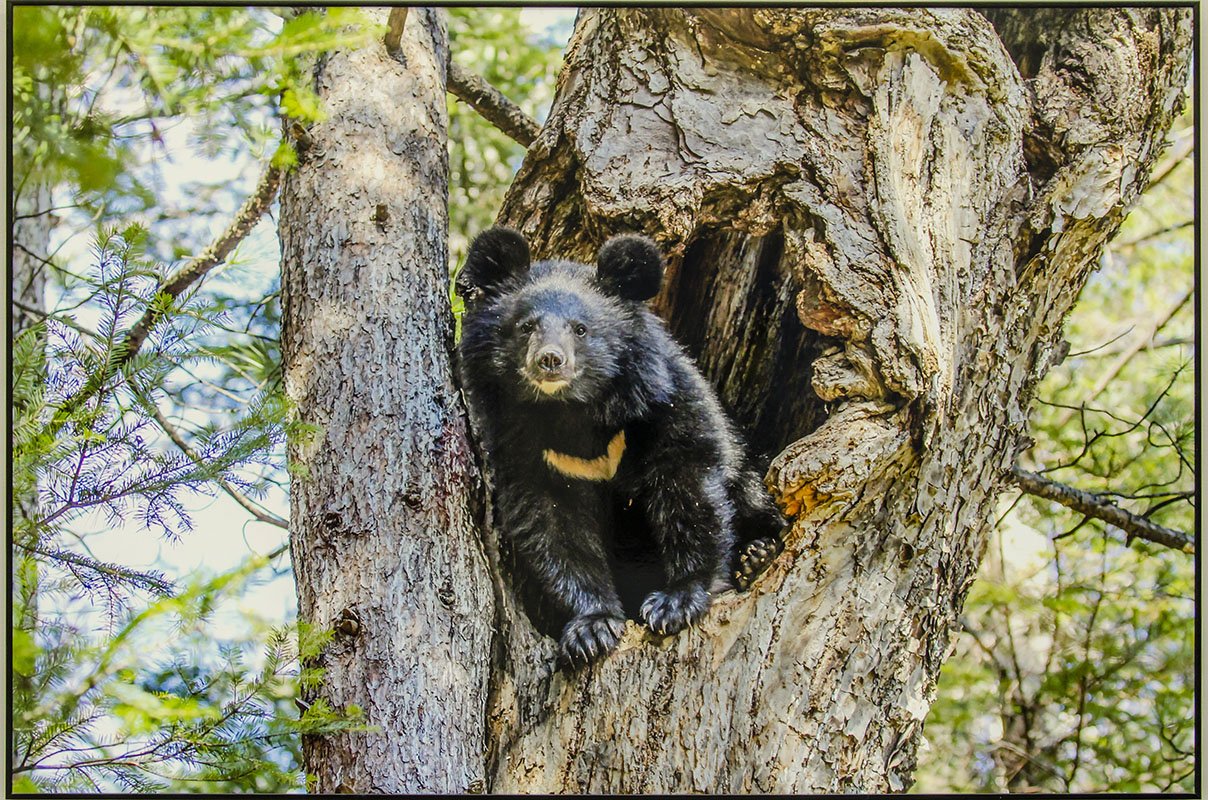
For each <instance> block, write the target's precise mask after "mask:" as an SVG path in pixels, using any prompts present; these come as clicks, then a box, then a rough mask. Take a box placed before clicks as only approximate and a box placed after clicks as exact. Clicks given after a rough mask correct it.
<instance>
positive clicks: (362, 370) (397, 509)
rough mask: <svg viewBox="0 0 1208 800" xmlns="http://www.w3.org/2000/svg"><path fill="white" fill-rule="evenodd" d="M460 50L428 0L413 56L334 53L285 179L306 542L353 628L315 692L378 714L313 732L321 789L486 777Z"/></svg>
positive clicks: (295, 520) (304, 614) (295, 532)
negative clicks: (461, 261) (451, 66)
mask: <svg viewBox="0 0 1208 800" xmlns="http://www.w3.org/2000/svg"><path fill="white" fill-rule="evenodd" d="M374 13H378V12H374ZM378 15H379V16H380V17H381V18H382V21H384V20H385V14H384V13H379V14H378ZM446 50H447V40H446V32H445V28H444V23H443V20H442V19H441V18H440V17H439V15H438V14H436V13H435V12H433V11H431V10H415V11H413V12H412V13H411V14H410V15H409V19H408V24H407V26H406V29H405V31H404V35H403V37H402V42H401V59H400V60H395V59H392V58H390V57H389V56H388V55H387V53H386V50H385V47H384V46H383V45H382V44H381V43H380V42H379V43H378V44H377V45H376V46H374V47H368V48H364V49H360V50H357V51H354V52H347V53H338V54H335V55H332V56H331V57H330V58H328V59H326V60H325V61H323V62H322V63H320V64H319V65H318V66H317V67H316V69H315V85H316V88H317V91H318V92H319V94H320V96H321V97H322V98H323V100H324V102H325V106H326V109H327V111H328V113H329V114H330V117H329V119H328V120H327V121H325V122H322V123H320V124H317V125H315V126H313V127H312V128H310V129H309V130H308V131H305V132H297V131H295V134H297V135H296V137H295V144H296V146H297V147H298V149H299V152H300V157H301V163H300V165H299V166H298V168H297V169H295V170H293V171H292V172H291V173H290V174H289V175H288V176H287V178H286V179H285V181H284V183H283V186H282V193H281V221H280V234H281V249H282V263H283V269H284V277H283V282H282V294H283V304H284V309H283V310H284V331H283V342H282V347H283V357H284V360H285V379H286V391H287V394H288V396H289V398H290V400H291V401H292V402H293V404H294V405H295V408H296V412H297V415H298V417H299V419H300V420H301V421H302V422H304V423H307V424H309V425H312V426H314V433H313V434H312V435H309V436H302V437H297V438H296V439H294V440H293V441H291V442H290V446H289V457H290V462H291V472H292V478H293V480H292V488H291V492H290V501H291V507H290V521H291V531H290V543H291V548H292V553H293V563H294V569H295V575H296V577H297V585H298V601H299V617H300V619H302V620H304V621H306V622H309V623H311V624H313V625H316V626H318V627H320V628H322V629H326V630H331V629H333V628H334V630H335V631H336V633H335V639H334V641H333V642H332V643H331V644H330V645H329V646H328V647H327V648H326V649H325V650H324V652H323V654H322V656H321V657H320V659H319V660H318V661H317V662H316V663H314V664H310V665H309V666H314V667H319V668H321V669H323V670H324V675H323V683H322V686H321V687H320V688H319V689H317V690H307V691H306V692H304V695H303V698H302V699H303V702H304V703H314V702H317V701H318V700H320V699H322V700H323V701H325V702H326V703H328V704H329V705H330V706H331V707H332V708H335V709H344V708H347V707H348V706H350V705H353V704H355V705H358V706H360V707H361V708H362V709H364V711H365V717H366V721H367V722H368V723H369V724H370V725H373V726H377V727H378V728H379V730H378V731H376V732H367V733H345V734H338V735H333V736H323V737H317V736H314V737H311V736H308V737H305V739H304V753H305V759H306V767H307V771H308V772H310V773H311V774H312V775H314V776H315V778H316V781H317V782H316V784H315V786H316V788H317V790H318V791H322V792H333V791H341V792H344V791H349V792H408V791H429V792H460V791H464V790H465V789H466V788H467V787H468V786H470V785H471V784H472V783H474V782H475V781H478V782H480V783H481V781H482V780H483V777H484V776H483V759H482V753H483V752H484V750H485V747H486V744H485V734H484V730H483V698H484V697H485V696H486V690H487V676H488V673H487V669H488V662H487V657H486V656H487V653H488V652H489V647H490V623H491V619H492V616H493V600H492V595H491V581H490V577H489V575H488V574H487V573H486V568H485V561H484V559H483V557H482V555H481V548H480V546H479V544H478V543H477V540H476V539H475V536H474V530H475V523H474V520H473V517H472V513H471V507H470V503H471V501H472V500H473V498H474V497H475V495H476V490H475V486H476V480H477V479H476V472H475V467H474V464H473V451H472V450H471V448H470V446H469V442H468V438H467V435H466V428H465V422H464V419H465V415H464V412H463V411H462V408H461V405H460V401H459V396H458V393H457V390H456V388H455V386H454V384H453V377H452V371H451V367H450V361H449V347H450V342H451V338H452V330H453V319H452V313H451V310H450V307H449V300H448V275H447V269H446V263H447V253H446V247H447V244H446V236H447V228H448V218H447V207H446V204H447V200H446V181H447V169H448V168H447V156H446V151H445V130H446V116H445V77H444V65H445V60H446Z"/></svg>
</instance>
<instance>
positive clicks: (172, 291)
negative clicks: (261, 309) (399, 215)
mask: <svg viewBox="0 0 1208 800" xmlns="http://www.w3.org/2000/svg"><path fill="white" fill-rule="evenodd" d="M280 185H281V169H280V168H279V167H276V166H273V165H271V164H270V165H269V166H268V167H266V168H265V170H264V174H263V175H261V176H260V181H259V182H258V183H257V184H256V190H255V191H254V192H252V196H251V197H249V198H248V199H247V200H245V201H244V203H243V206H242V207H240V209H239V212H238V213H237V214H236V215H235V219H234V220H233V221H232V222H231V224H230V225H229V226H227V229H226V230H224V231H223V232H222V234H221V235H220V236H219V237H218V238H217V239H215V240H214V241H213V242H212V243H211V244H210V246H209V247H207V248H206V249H205V250H203V251H201V253H200V254H199V255H198V256H197V257H196V258H194V259H193V261H191V262H190V263H188V264H186V265H185V266H183V267H181V268H180V269H178V270H177V271H176V272H175V273H173V274H172V275H169V276H168V277H167V278H165V279H164V282H163V283H162V284H160V286H159V289H158V290H157V291H156V295H157V297H161V298H165V297H166V298H168V299H169V300H175V299H176V298H178V297H180V295H181V294H183V293H184V291H185V289H187V288H189V287H190V286H192V285H193V284H194V283H196V282H197V281H198V280H200V279H201V278H203V277H204V276H205V275H206V273H208V272H209V271H210V270H212V269H213V268H214V267H216V266H218V265H219V264H222V263H223V262H224V261H226V258H227V256H229V255H230V254H231V252H232V251H233V250H234V249H235V247H236V246H237V245H238V244H239V243H240V242H241V241H243V240H244V238H245V237H246V236H247V235H248V234H249V233H250V232H251V230H252V228H254V227H255V225H256V223H257V222H259V221H260V217H262V216H263V215H264V212H265V211H267V210H268V207H269V206H270V205H271V204H272V202H273V198H274V197H276V195H277V188H278V187H279V186H280ZM165 305H166V304H164V303H159V302H157V303H154V304H152V305H151V306H150V307H149V308H148V309H147V310H146V312H144V314H143V316H142V318H141V319H139V321H138V322H136V323H134V325H133V327H131V328H130V330H129V332H128V333H127V334H126V338H125V339H124V340H123V342H122V344H121V345H119V348H120V354H119V355H118V356H117V358H115V359H113V360H112V362H110V365H109V366H108V368H106V369H104V370H103V371H101V372H99V373H97V374H96V375H94V376H93V377H92V379H91V380H89V381H88V383H86V384H85V385H84V387H83V388H82V389H81V390H80V391H79V392H77V393H76V394H75V395H73V396H72V397H70V398H69V399H68V400H67V401H66V402H65V403H64V404H63V406H62V408H60V409H59V413H58V414H56V419H55V423H54V425H53V426H52V428H53V430H55V431H57V430H58V428H59V427H61V426H62V424H63V423H64V422H65V421H66V419H67V418H68V416H70V415H71V413H72V412H74V411H75V410H76V409H78V408H79V407H80V406H82V405H83V404H84V403H85V402H87V401H88V399H89V398H91V397H92V396H93V395H95V394H96V393H97V392H98V391H100V389H101V387H102V386H103V385H104V384H105V382H106V381H107V380H109V378H110V377H112V376H113V375H114V373H116V372H117V371H118V370H120V369H121V368H122V367H123V366H125V365H126V364H128V363H129V362H130V360H131V359H133V358H134V356H135V355H137V354H138V351H139V349H140V348H141V347H142V346H143V342H145V341H146V339H147V336H148V335H149V334H150V333H151V329H152V328H154V327H155V325H156V323H157V322H159V320H160V317H162V316H163V311H164V308H165Z"/></svg>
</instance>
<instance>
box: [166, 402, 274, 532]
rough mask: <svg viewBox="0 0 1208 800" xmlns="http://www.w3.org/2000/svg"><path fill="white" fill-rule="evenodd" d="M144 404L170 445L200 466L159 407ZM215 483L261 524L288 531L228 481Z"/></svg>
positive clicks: (198, 457) (178, 432)
mask: <svg viewBox="0 0 1208 800" xmlns="http://www.w3.org/2000/svg"><path fill="white" fill-rule="evenodd" d="M146 403H147V407H148V408H149V409H150V410H151V414H152V416H153V417H154V418H155V421H156V422H157V423H159V427H160V428H162V429H163V431H164V433H166V434H168V438H169V439H171V440H172V443H173V444H175V445H176V446H177V447H178V448H180V451H181V452H182V453H184V454H185V455H186V456H188V457H189V458H190V459H191V460H192V461H193V463H195V464H202V463H203V459H202V457H201V455H199V454H198V453H197V451H196V450H194V449H193V448H192V447H190V446H189V443H188V442H186V441H185V439H184V437H183V436H181V435H180V431H178V430H177V429H176V426H174V425H173V424H172V423H171V422H169V421H168V418H167V417H165V416H164V414H163V412H162V411H160V410H159V407H158V406H156V405H155V404H154V403H153V402H151V401H150V400H147V401H146ZM215 482H216V483H217V484H218V486H219V487H221V489H222V491H224V492H226V493H227V494H228V495H229V496H230V497H231V499H232V500H234V501H235V502H236V503H238V504H239V505H241V506H243V507H244V508H245V509H247V511H248V513H249V514H251V515H252V516H253V517H255V518H256V519H258V520H260V521H261V522H267V523H268V524H269V525H276V526H277V527H278V528H284V529H285V530H289V521H288V520H285V519H282V518H281V517H279V516H277V515H276V514H274V513H272V512H271V511H268V510H266V509H264V508H261V507H260V505H259V504H257V503H256V502H254V501H253V500H252V499H251V498H250V497H248V496H247V495H245V494H244V493H243V492H241V491H239V490H238V489H236V488H235V487H234V485H232V484H231V482H230V481H228V480H225V479H223V478H215Z"/></svg>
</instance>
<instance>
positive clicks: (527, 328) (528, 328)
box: [520, 319, 537, 333]
mask: <svg viewBox="0 0 1208 800" xmlns="http://www.w3.org/2000/svg"><path fill="white" fill-rule="evenodd" d="M535 327H537V323H536V322H534V321H533V320H531V319H530V320H525V321H524V322H522V323H520V332H521V333H532V332H533V328H535Z"/></svg>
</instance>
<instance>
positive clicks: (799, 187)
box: [490, 8, 1191, 792]
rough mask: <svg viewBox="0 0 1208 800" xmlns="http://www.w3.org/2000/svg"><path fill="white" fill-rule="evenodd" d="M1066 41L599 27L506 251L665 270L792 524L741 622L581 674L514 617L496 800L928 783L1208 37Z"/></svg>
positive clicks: (1122, 30) (496, 703)
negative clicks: (1045, 384) (982, 575)
mask: <svg viewBox="0 0 1208 800" xmlns="http://www.w3.org/2000/svg"><path fill="white" fill-rule="evenodd" d="M1053 13H1057V15H1058V16H1059V17H1060V25H1056V22H1057V21H1056V20H1054V19H1053V18H1052V16H1053V14H1041V15H1036V16H1029V15H1032V14H1034V12H1032V11H1031V10H1030V9H1023V8H1021V9H1014V10H1011V11H1007V12H995V13H989V14H987V15H983V14H980V13H977V12H975V11H970V10H956V9H918V10H911V11H902V10H896V9H875V10H858V9H827V10H773V9H744V10H725V9H709V10H702V11H691V10H684V9H661V10H638V9H625V10H591V11H583V12H581V14H580V18H579V21H578V23H577V25H576V30H575V34H574V36H573V37H572V40H571V44H570V47H569V50H568V53H567V61H566V65H565V67H564V69H563V72H562V74H561V76H560V85H559V94H558V98H557V100H556V101H555V105H554V108H553V110H552V111H551V114H550V118H549V120H548V121H547V123H546V126H545V128H544V130H543V132H542V134H541V136H540V137H539V138H538V140H537V141H536V142H535V143H534V145H533V147H532V148H531V149H530V152H529V154H528V158H527V159H526V161H525V164H524V166H523V167H522V168H521V172H520V174H519V176H518V177H517V180H516V182H515V184H514V186H513V189H512V192H511V193H510V194H509V197H508V200H507V201H506V202H505V207H504V209H503V211H502V213H501V215H500V217H501V221H502V222H505V223H508V224H511V225H513V226H516V227H518V228H520V229H521V230H523V231H524V232H525V233H526V234H527V235H528V237H529V238H530V241H531V242H532V243H533V245H534V250H535V252H536V255H537V256H538V257H541V256H554V255H557V256H564V257H577V258H581V259H582V258H590V256H591V255H592V253H594V250H595V248H596V247H597V246H598V245H599V244H600V243H601V242H602V241H603V240H604V239H605V238H606V236H607V235H609V234H611V233H614V232H617V231H621V230H626V229H631V230H639V231H642V232H644V233H648V234H652V235H654V236H655V237H656V238H657V239H659V241H660V242H661V243H662V244H663V245H664V247H665V249H666V250H667V251H668V252H669V253H670V255H671V263H670V266H669V280H668V282H667V285H666V286H665V287H664V291H663V293H662V295H661V296H660V298H658V300H657V301H656V307H657V308H658V309H659V310H660V311H661V312H663V313H664V314H665V315H666V316H667V318H668V319H669V320H670V322H671V325H672V328H673V330H674V331H675V332H676V334H677V335H678V336H680V338H681V339H682V340H683V341H684V342H685V343H686V344H688V345H689V346H690V347H692V348H693V349H694V350H695V353H696V354H697V356H698V358H699V360H700V363H701V365H702V367H704V369H705V370H706V371H707V373H708V374H709V376H710V377H711V378H712V379H713V380H714V381H715V383H716V384H717V385H718V387H719V389H720V391H721V394H722V397H723V399H724V400H725V401H727V402H728V404H729V405H730V406H731V408H732V409H733V410H734V412H735V414H736V416H737V417H738V419H739V420H740V421H741V422H742V423H744V424H745V425H747V426H748V427H749V429H750V430H751V431H752V435H753V438H754V439H755V440H756V442H757V444H758V445H759V446H761V447H762V448H764V449H766V450H768V451H769V452H777V451H779V455H777V456H776V458H775V459H774V461H773V462H772V465H771V469H770V472H769V486H770V487H771V489H772V491H773V494H774V495H775V496H776V498H777V499H778V501H779V502H780V503H781V504H782V506H783V507H784V508H785V509H786V510H787V511H788V512H789V513H790V514H791V515H792V516H793V517H794V525H793V527H792V530H791V532H790V533H789V535H788V547H787V551H786V554H785V555H784V556H782V557H781V558H780V559H779V560H778V562H777V563H776V564H775V565H774V566H773V568H772V569H771V570H770V572H769V573H768V574H767V575H766V576H765V577H764V578H763V579H761V581H760V582H759V583H758V584H757V585H756V587H755V589H754V590H753V591H752V592H751V593H750V594H748V595H744V596H725V597H723V598H722V599H721V600H720V601H719V602H718V603H717V604H716V606H715V609H714V611H713V612H711V614H710V615H709V618H708V619H707V621H706V622H705V623H704V624H702V625H701V626H700V627H699V628H697V629H695V630H691V631H688V632H685V633H683V634H681V635H679V636H676V637H671V638H666V639H664V638H660V637H656V636H653V635H651V634H650V633H649V632H648V631H645V630H644V629H639V628H637V627H636V626H634V625H632V624H631V626H630V628H629V630H628V632H627V634H626V636H625V638H624V639H623V641H622V644H621V647H620V649H619V651H618V652H616V653H614V654H613V655H612V656H610V657H609V658H608V659H607V660H605V661H604V662H603V663H601V664H599V665H598V666H596V667H594V668H592V669H591V670H589V671H587V672H580V673H566V672H563V671H555V670H553V669H552V666H551V661H552V647H551V643H550V642H549V640H548V639H542V638H541V637H539V636H538V635H536V634H535V633H534V631H533V630H532V628H531V626H530V625H529V623H528V621H527V620H526V619H525V618H524V616H523V614H521V613H519V612H518V611H517V610H516V609H515V608H514V606H513V605H512V604H511V603H510V601H507V599H506V597H505V601H504V602H503V603H502V605H501V608H500V613H501V616H500V621H499V627H500V630H501V632H502V634H503V636H504V642H505V645H506V646H505V648H504V651H503V654H502V657H501V659H500V662H499V664H498V665H497V670H499V673H500V674H499V676H498V678H497V683H496V691H495V692H494V695H493V698H492V706H491V711H490V741H491V765H490V771H491V782H490V787H491V788H492V789H493V790H495V791H506V792H512V791H526V792H531V791H555V792H556V791H590V792H607V791H641V792H658V791H692V790H697V791H738V792H746V791H773V792H835V791H874V792H875V791H886V790H900V789H904V788H905V787H906V786H908V785H909V783H910V781H911V774H912V771H913V768H914V763H915V751H916V749H917V745H918V740H919V734H920V732H921V723H922V721H923V719H924V717H925V715H926V713H927V710H928V707H929V705H930V701H931V697H932V694H933V691H934V686H935V681H936V678H937V677H938V674H939V669H940V666H941V664H942V662H943V660H944V657H945V655H946V653H947V650H948V645H949V640H950V635H951V630H952V629H953V628H954V626H955V624H956V618H957V615H958V613H959V611H960V609H961V607H962V605H963V603H964V598H965V594H966V592H967V590H968V587H969V585H970V583H971V581H972V580H973V576H974V574H975V572H976V569H977V565H978V562H979V560H980V558H981V554H982V550H983V548H984V543H985V533H986V525H987V520H988V518H989V516H990V513H991V511H992V508H993V504H994V501H995V499H996V497H997V495H998V493H999V491H1000V489H1001V488H1002V487H1003V486H1004V483H1005V479H1006V475H1007V471H1008V470H1009V469H1010V467H1011V465H1012V463H1013V460H1014V456H1015V453H1016V450H1017V447H1018V446H1019V444H1020V442H1021V435H1022V433H1023V431H1024V427H1025V424H1026V419H1027V412H1028V407H1029V403H1030V400H1031V397H1032V392H1033V389H1034V386H1035V385H1036V383H1037V381H1038V380H1039V379H1040V377H1041V376H1042V375H1043V374H1044V372H1045V371H1046V370H1047V368H1048V366H1049V363H1050V360H1051V358H1052V354H1053V352H1054V346H1055V345H1056V343H1057V341H1058V339H1059V336H1060V331H1061V324H1062V321H1063V319H1064V317H1065V315H1066V313H1067V311H1068V310H1069V308H1070V306H1071V305H1072V303H1073V302H1074V300H1075V299H1076V297H1077V294H1078V291H1079V289H1080V288H1081V286H1082V285H1083V283H1084V282H1085V280H1086V278H1087V276H1088V275H1089V273H1090V272H1091V271H1092V270H1093V269H1094V268H1095V267H1096V266H1097V264H1098V258H1099V254H1100V252H1101V249H1102V245H1103V243H1104V242H1105V241H1106V239H1107V238H1108V237H1109V236H1110V235H1111V234H1112V233H1114V231H1115V230H1116V228H1117V227H1118V225H1119V223H1120V221H1121V219H1122V218H1123V215H1124V213H1125V211H1126V210H1127V208H1128V206H1129V205H1130V204H1131V203H1132V202H1133V200H1135V198H1136V196H1137V195H1138V193H1139V191H1140V189H1141V188H1142V187H1143V186H1144V183H1145V179H1146V175H1147V174H1148V171H1149V169H1150V168H1151V166H1152V164H1153V163H1154V160H1155V158H1156V156H1157V152H1158V148H1159V147H1160V145H1161V143H1162V141H1163V137H1164V133H1165V131H1166V129H1167V127H1168V126H1169V123H1170V121H1171V119H1172V117H1173V115H1174V114H1175V113H1176V111H1177V108H1176V106H1177V103H1178V100H1179V97H1180V94H1181V91H1182V89H1183V87H1184V85H1185V80H1186V75H1187V63H1188V59H1189V53H1190V47H1191V12H1190V10H1189V9H1165V10H1162V9H1153V8H1145V9H1077V10H1069V11H1065V10H1063V11H1061V12H1059V13H1058V12H1053ZM996 25H997V26H998V30H996V28H995V26H996ZM999 30H1001V32H1002V34H1001V36H1000V34H999ZM1038 30H1043V32H1044V35H1043V36H1039V35H1038V34H1037V32H1038ZM1016 59H1019V61H1020V64H1022V71H1021V66H1020V65H1018V64H1017V63H1016ZM785 445H787V447H786V446H785ZM782 447H783V450H781V448H782ZM491 552H492V555H493V550H492V551H491Z"/></svg>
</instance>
